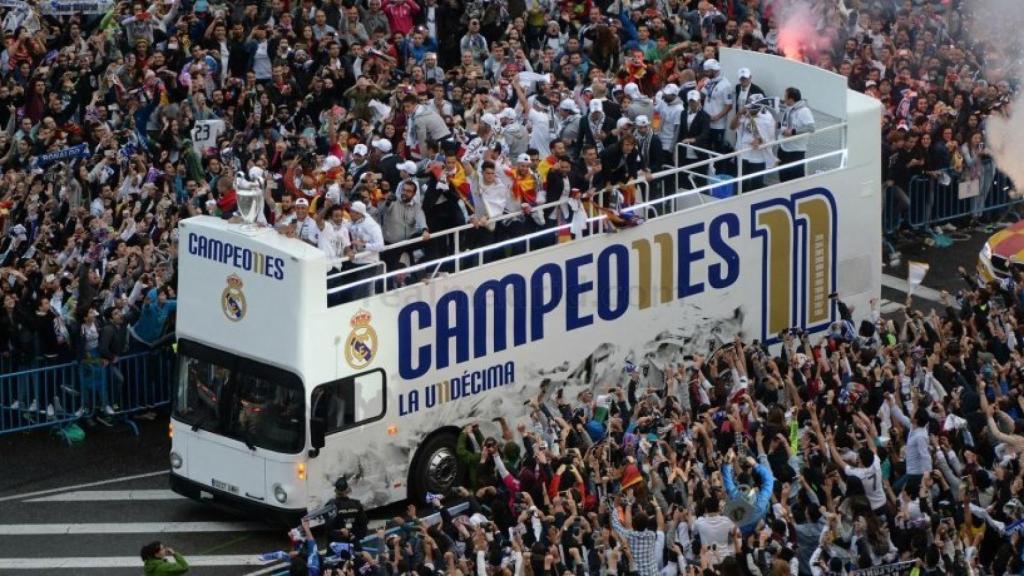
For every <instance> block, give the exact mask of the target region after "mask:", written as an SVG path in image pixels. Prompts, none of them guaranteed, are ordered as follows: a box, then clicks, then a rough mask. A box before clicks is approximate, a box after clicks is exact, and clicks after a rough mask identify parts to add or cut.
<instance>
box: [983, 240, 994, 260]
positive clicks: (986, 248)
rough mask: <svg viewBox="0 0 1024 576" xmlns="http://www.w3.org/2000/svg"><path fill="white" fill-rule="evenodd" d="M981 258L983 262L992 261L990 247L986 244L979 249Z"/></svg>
mask: <svg viewBox="0 0 1024 576" xmlns="http://www.w3.org/2000/svg"><path fill="white" fill-rule="evenodd" d="M981 257H982V259H983V260H988V261H990V262H991V261H992V246H991V245H990V244H989V243H988V242H985V245H984V246H982V247H981Z"/></svg>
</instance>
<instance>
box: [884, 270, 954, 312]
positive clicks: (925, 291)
mask: <svg viewBox="0 0 1024 576" xmlns="http://www.w3.org/2000/svg"><path fill="white" fill-rule="evenodd" d="M882 286H885V287H886V288H892V289H893V290H898V291H900V292H903V293H904V294H906V293H907V291H908V290H909V289H910V285H909V284H907V280H906V279H905V278H897V277H895V276H890V275H888V274H882ZM941 294H942V293H941V292H939V291H938V290H936V289H934V288H929V287H927V286H925V285H923V284H922V285H920V286H918V287H917V288H914V298H920V299H921V300H928V301H930V302H937V303H939V304H941V303H942V297H941ZM954 305H955V302H954ZM954 307H956V306H954Z"/></svg>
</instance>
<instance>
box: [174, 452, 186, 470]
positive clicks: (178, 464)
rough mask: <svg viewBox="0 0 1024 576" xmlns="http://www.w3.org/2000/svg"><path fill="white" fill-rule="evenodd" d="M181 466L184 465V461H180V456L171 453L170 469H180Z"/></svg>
mask: <svg viewBox="0 0 1024 576" xmlns="http://www.w3.org/2000/svg"><path fill="white" fill-rule="evenodd" d="M182 464H184V461H183V460H182V459H181V456H180V455H179V454H178V453H177V452H171V468H174V469H175V470H177V469H178V468H181V465H182Z"/></svg>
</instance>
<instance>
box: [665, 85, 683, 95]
mask: <svg viewBox="0 0 1024 576" xmlns="http://www.w3.org/2000/svg"><path fill="white" fill-rule="evenodd" d="M661 93H662V94H675V95H679V86H676V85H675V84H665V87H664V88H662V89H661Z"/></svg>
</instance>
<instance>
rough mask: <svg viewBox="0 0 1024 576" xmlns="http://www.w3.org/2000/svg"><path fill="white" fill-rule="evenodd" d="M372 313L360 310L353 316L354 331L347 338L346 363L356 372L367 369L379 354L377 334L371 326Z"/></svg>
mask: <svg viewBox="0 0 1024 576" xmlns="http://www.w3.org/2000/svg"><path fill="white" fill-rule="evenodd" d="M370 318H371V317H370V313H369V312H367V311H366V310H360V311H359V312H356V314H355V315H354V316H352V320H351V321H350V322H349V324H351V325H352V331H351V332H349V333H348V336H347V337H346V338H345V361H346V362H348V365H349V366H351V367H352V368H353V369H355V370H360V369H362V368H366V367H367V366H369V365H370V362H373V357H374V355H376V354H377V332H376V331H375V330H374V329H373V326H370Z"/></svg>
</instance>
